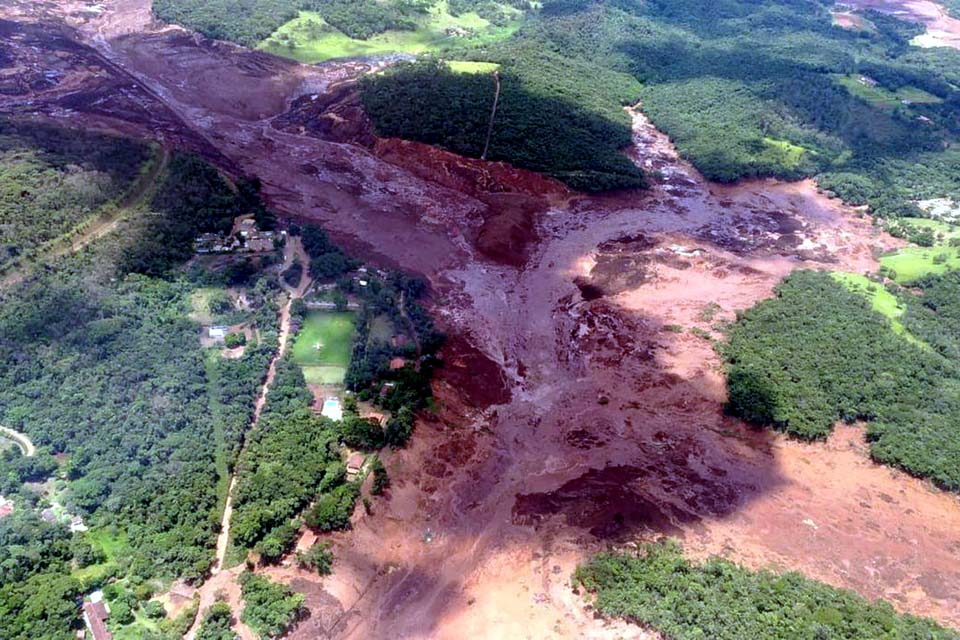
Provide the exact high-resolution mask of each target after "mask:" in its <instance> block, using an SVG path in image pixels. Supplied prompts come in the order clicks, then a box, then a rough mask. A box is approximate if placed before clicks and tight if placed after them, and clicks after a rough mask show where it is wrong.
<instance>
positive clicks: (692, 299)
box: [0, 0, 960, 639]
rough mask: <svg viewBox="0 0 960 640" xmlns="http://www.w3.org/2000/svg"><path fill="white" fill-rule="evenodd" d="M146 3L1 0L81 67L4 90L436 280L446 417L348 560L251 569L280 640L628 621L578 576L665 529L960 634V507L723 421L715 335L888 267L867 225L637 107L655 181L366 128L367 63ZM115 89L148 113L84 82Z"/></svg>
mask: <svg viewBox="0 0 960 640" xmlns="http://www.w3.org/2000/svg"><path fill="white" fill-rule="evenodd" d="M147 4H148V3H147V0H108V1H107V2H103V3H100V4H99V5H94V4H93V3H84V2H79V1H77V2H64V3H45V4H44V3H33V2H31V3H27V2H25V0H15V1H14V2H13V3H12V4H10V5H7V6H4V7H2V8H0V18H6V19H7V20H10V21H11V22H13V23H15V24H16V25H18V26H16V28H17V29H21V30H24V29H27V30H29V29H34V28H36V27H35V25H32V21H35V20H36V19H37V18H40V17H42V18H44V19H45V20H46V23H49V24H56V23H57V22H56V21H57V20H60V21H61V22H62V24H63V26H62V28H61V27H58V29H60V31H58V34H59V36H58V37H65V38H67V40H69V43H70V44H69V47H74V46H76V47H79V49H78V50H79V51H82V56H81V58H78V59H77V61H76V62H74V63H71V64H72V65H73V67H71V71H70V74H72V75H68V76H65V78H71V79H70V80H69V81H68V80H66V79H64V80H61V81H59V82H57V83H55V86H52V87H46V88H41V89H30V90H29V92H28V93H27V94H17V95H12V94H3V95H0V112H3V111H9V112H16V113H19V114H24V113H30V114H34V115H43V116H45V117H50V118H55V119H58V120H60V121H63V122H67V123H75V124H79V125H84V126H85V125H87V124H88V123H90V122H95V123H96V124H97V126H101V127H106V128H111V127H112V128H114V129H116V130H118V131H123V132H140V133H141V134H142V135H150V136H159V135H160V134H163V137H164V139H165V140H167V141H173V142H175V143H176V144H178V145H188V146H191V148H195V149H197V150H200V151H202V152H205V153H207V155H208V157H212V158H213V157H220V158H222V164H221V166H224V167H225V168H226V169H227V170H232V168H235V169H236V170H238V171H243V172H246V173H250V174H255V175H258V176H259V177H260V178H261V179H262V181H263V184H264V192H265V195H266V197H267V199H268V200H269V202H270V204H271V205H272V206H273V207H275V208H276V209H277V210H278V211H279V212H280V213H282V214H284V215H287V216H291V217H298V218H309V219H312V220H315V221H318V222H319V223H321V224H323V226H324V227H325V228H327V229H328V230H329V231H330V233H331V234H332V235H333V236H334V238H335V239H337V240H338V241H340V242H342V243H343V244H344V245H346V246H348V247H350V248H351V249H352V250H354V251H356V252H358V253H360V254H362V255H364V256H365V257H367V258H369V259H371V260H379V261H381V262H383V263H384V264H388V265H393V266H399V267H402V268H404V269H407V270H410V271H415V272H418V273H422V274H424V275H426V276H427V277H428V278H429V279H430V281H431V283H432V285H433V294H432V299H433V300H435V304H434V311H435V314H436V316H437V318H438V319H439V321H440V323H441V324H442V325H443V327H444V328H445V330H446V331H447V332H448V333H449V334H450V335H451V340H450V342H449V344H448V346H447V347H446V349H445V350H444V353H443V356H444V359H445V360H446V362H447V363H448V366H447V367H446V368H445V369H444V370H443V371H442V372H441V374H440V376H439V378H438V380H437V382H436V385H435V387H436V395H437V411H436V413H435V414H434V415H431V416H427V417H424V419H423V420H421V421H420V423H419V425H418V428H417V432H416V436H415V438H414V440H413V443H412V444H411V446H410V447H409V448H407V449H405V450H403V451H398V452H390V453H386V454H385V455H384V460H385V463H386V465H387V467H388V469H389V471H390V475H391V478H392V486H391V488H390V489H389V490H388V495H387V496H386V497H384V498H378V499H375V500H373V503H372V510H371V513H370V514H366V513H364V510H363V509H362V508H358V510H357V512H356V513H355V515H354V528H353V530H352V531H350V532H346V533H341V534H337V535H335V536H332V537H331V541H332V542H333V544H334V552H335V554H336V557H337V561H336V564H335V573H334V575H333V576H330V577H326V578H318V577H316V576H311V575H309V574H306V573H304V572H301V571H298V570H297V569H294V568H284V567H281V568H275V569H269V570H267V571H268V572H270V573H272V574H273V575H274V576H275V577H277V578H279V579H282V580H284V581H287V582H289V583H290V584H291V585H292V586H293V587H294V588H295V589H297V590H300V591H303V592H304V593H306V594H307V603H308V607H309V609H310V615H309V617H308V618H307V619H306V620H305V621H304V622H303V623H301V624H300V625H299V626H298V627H297V628H296V629H295V630H294V631H293V632H292V634H291V637H293V638H304V639H306V638H311V639H312V638H318V637H338V638H339V637H352V638H400V637H416V638H425V637H435V638H460V637H469V636H477V637H485V638H523V637H527V638H605V637H611V638H612V637H643V636H644V634H643V633H642V632H641V631H640V630H637V629H635V628H630V627H629V626H628V625H623V624H609V623H604V622H602V621H598V620H596V619H594V618H593V616H592V615H591V613H590V612H589V611H588V610H587V609H585V608H584V606H583V603H582V602H581V601H580V600H579V599H578V597H577V596H576V595H575V594H574V593H573V592H572V591H571V589H570V586H569V578H570V574H571V571H572V570H573V568H574V566H575V565H576V563H577V562H579V561H580V560H582V559H583V558H584V557H585V556H586V555H587V554H589V553H591V552H593V551H596V550H598V549H602V548H605V547H607V546H608V545H618V544H623V543H625V542H629V541H631V540H634V539H636V538H638V537H639V538H644V537H655V536H660V535H665V534H666V535H673V536H676V537H679V538H682V539H683V541H684V545H685V546H686V547H687V548H688V549H690V550H691V551H692V552H693V553H695V554H698V555H707V554H714V553H719V554H724V555H726V556H728V557H730V558H732V559H734V560H736V561H740V562H744V563H746V564H748V565H750V566H755V567H759V566H769V565H774V566H776V567H780V568H784V569H796V570H799V571H802V572H804V573H805V574H807V575H809V576H811V577H814V578H818V579H822V580H825V581H827V582H829V583H831V584H835V585H838V586H842V587H847V588H852V589H855V590H857V591H858V592H860V593H862V594H863V595H865V596H867V597H870V598H876V597H885V598H887V599H889V600H891V601H892V602H894V604H895V605H896V606H897V607H898V608H899V609H901V610H903V611H909V612H912V613H917V614H923V615H929V616H932V617H934V618H936V619H938V620H940V621H941V622H943V623H946V624H950V625H953V626H957V627H960V613H958V612H960V504H958V500H957V498H956V496H953V495H949V494H944V493H942V492H938V491H936V490H934V489H932V488H930V487H929V485H927V484H926V483H923V482H920V481H917V480H914V479H911V478H908V477H906V476H904V475H903V474H901V473H899V472H896V471H893V470H891V469H890V468H887V467H882V466H878V465H874V464H873V463H871V462H870V460H869V458H868V455H867V449H866V445H865V443H864V440H863V432H862V429H860V428H857V427H841V428H838V431H837V433H836V434H835V435H834V436H833V437H832V438H831V439H830V440H829V441H828V442H827V443H825V444H822V443H821V444H800V443H796V442H792V441H789V440H786V439H785V438H783V437H781V436H779V435H776V434H773V433H770V432H766V431H755V430H752V429H750V428H748V427H746V426H745V425H743V424H741V423H740V422H738V421H736V420H733V419H730V418H729V417H726V416H724V414H723V411H722V404H723V401H724V398H725V384H724V377H723V375H722V371H721V367H720V362H719V360H718V358H717V356H716V354H715V352H714V350H713V347H712V344H711V343H710V341H709V339H708V338H709V337H710V336H711V335H712V336H715V337H720V334H719V332H718V328H717V324H718V323H721V322H724V321H729V320H731V319H733V318H734V313H735V311H736V310H737V309H743V308H747V307H750V306H751V305H753V304H754V303H755V302H757V301H758V300H760V299H762V298H765V297H768V296H770V295H771V293H772V290H773V287H774V286H775V285H776V283H777V282H778V281H779V280H781V279H782V278H783V276H785V275H786V274H788V273H790V272H791V271H792V270H794V269H797V268H811V269H843V270H848V271H853V272H860V273H862V272H865V271H873V270H876V268H877V264H876V261H875V259H874V255H875V252H876V251H877V250H878V249H881V248H884V247H891V246H895V245H896V243H897V241H896V240H894V239H892V238H889V237H887V236H884V235H882V234H879V233H878V232H877V231H876V229H875V228H874V227H873V226H872V224H871V222H870V220H869V219H867V218H864V217H861V216H860V214H859V213H858V212H856V211H853V210H850V209H848V208H845V207H843V206H841V205H840V204H839V203H837V202H836V201H832V200H829V199H827V198H826V197H824V196H822V195H819V194H818V193H817V191H816V189H815V186H814V185H813V184H812V183H811V182H809V181H807V182H799V183H794V184H783V183H778V182H775V181H752V182H746V183H742V184H739V185H736V186H723V187H721V186H717V185H713V184H710V183H707V182H705V181H704V180H703V179H702V178H701V177H700V176H699V175H698V174H697V173H696V171H694V170H693V169H692V168H691V167H689V166H688V165H687V164H686V163H684V162H683V161H681V160H680V159H678V157H677V155H676V152H675V150H674V149H673V147H672V145H671V144H670V141H669V140H668V139H667V138H666V137H665V136H663V135H662V134H660V133H659V132H658V131H656V129H654V128H653V127H652V126H651V125H650V124H649V123H648V122H647V121H646V120H645V118H644V117H643V116H642V114H640V113H635V114H634V121H635V146H634V148H633V150H632V151H631V155H632V156H633V157H634V159H635V160H636V162H638V164H640V166H643V167H646V168H649V169H655V170H657V175H659V176H662V177H661V178H658V182H657V183H656V184H655V185H654V187H653V188H652V189H651V190H650V191H648V192H628V193H617V194H610V195H605V196H590V197H588V196H584V195H580V194H574V193H569V192H567V191H566V190H565V189H563V188H562V187H560V186H559V185H555V184H551V183H550V181H547V180H544V179H542V178H539V177H536V176H532V175H530V174H527V173H524V172H519V171H516V170H514V169H511V168H509V167H506V166H503V165H499V166H498V165H492V164H487V163H480V162H477V161H469V160H465V159H461V158H457V157H456V156H452V155H450V154H444V153H443V152H439V151H437V150H434V149H430V148H426V147H423V146H422V145H414V144H410V143H402V142H398V141H381V140H377V139H376V137H375V136H374V135H373V133H372V131H371V130H370V129H369V127H368V123H365V121H364V119H363V118H362V114H361V113H358V112H357V111H356V109H355V102H354V100H355V98H354V97H352V96H351V89H350V83H351V79H352V78H354V77H356V75H357V74H359V73H363V72H364V71H365V70H366V69H369V66H367V67H365V66H364V65H359V64H341V65H337V64H330V65H324V66H320V67H306V66H302V65H296V64H293V63H288V62H282V61H277V60H275V59H271V58H269V57H265V56H263V55H262V54H253V53H247V52H244V51H242V50H240V49H238V48H236V47H232V46H230V45H223V44H214V43H209V42H207V41H204V40H203V39H200V38H198V37H195V36H192V35H188V34H186V33H185V32H183V31H182V30H179V29H175V28H168V27H164V26H163V25H156V24H154V23H153V22H152V20H151V19H150V16H149V11H148V7H147ZM8 28H9V27H8ZM44 28H47V27H44ZM64 34H66V35H64ZM38 38H39V40H35V41H33V42H34V43H33V44H31V45H30V46H29V47H28V46H26V45H24V44H22V43H23V40H19V41H17V40H14V42H13V43H12V44H10V43H6V44H5V45H4V46H5V47H6V48H5V52H6V53H5V55H6V56H8V57H16V59H18V60H21V59H28V58H29V57H30V56H31V55H34V53H31V51H33V50H34V49H39V50H40V51H45V48H46V47H47V44H46V41H45V40H44V38H45V36H43V35H41V36H38ZM31 47H32V48H31ZM49 47H52V48H56V47H60V49H63V47H62V46H61V45H56V44H54V43H51V44H50V45H49ZM8 50H9V51H8ZM44 55H45V54H44ZM70 55H74V54H70ZM76 55H79V54H76ZM27 66H28V65H26V64H24V65H23V67H24V68H27ZM93 66H97V67H98V69H99V70H98V71H97V73H94V72H93V71H92V67H93ZM84 74H86V75H84ZM11 75H12V74H11ZM121 81H122V82H126V83H128V84H129V86H130V92H129V93H128V95H134V96H135V97H136V100H137V103H138V104H139V105H141V106H142V109H140V110H130V109H125V108H122V106H121V107H118V108H117V110H116V111H114V110H113V107H112V104H111V103H110V102H109V101H107V102H96V103H95V102H91V101H90V100H87V99H85V98H84V99H80V98H83V97H84V96H85V95H86V94H87V93H88V92H90V91H93V90H98V87H102V86H114V85H110V84H109V83H115V82H121ZM17 82H18V83H19V82H20V81H19V80H18V81H17ZM104 83H107V84H104ZM28 84H29V83H28ZM17 86H22V84H17ZM91 87H92V88H91ZM110 99H111V100H112V99H114V98H113V97H111V98H110ZM63 100H75V102H74V103H71V104H75V106H74V107H71V108H70V109H63V108H61V107H60V105H61V104H62V101H63ZM316 105H321V106H319V107H318V106H316ZM144 112H145V113H146V114H147V115H144ZM324 119H325V120H326V121H325V122H324V121H322V120H324ZM692 328H695V329H697V332H696V333H691V331H690V329H692ZM219 575H220V576H222V575H225V573H221V574H219ZM218 577H219V576H218Z"/></svg>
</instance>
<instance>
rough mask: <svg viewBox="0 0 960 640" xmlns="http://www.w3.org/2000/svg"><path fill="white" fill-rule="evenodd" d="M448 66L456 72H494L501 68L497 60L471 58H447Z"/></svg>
mask: <svg viewBox="0 0 960 640" xmlns="http://www.w3.org/2000/svg"><path fill="white" fill-rule="evenodd" d="M447 66H448V67H450V70H451V71H454V72H456V73H493V72H494V71H496V70H497V69H499V68H500V65H499V64H497V63H496V62H473V61H471V60H447Z"/></svg>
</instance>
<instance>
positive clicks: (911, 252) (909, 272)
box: [880, 218, 960, 284]
mask: <svg viewBox="0 0 960 640" xmlns="http://www.w3.org/2000/svg"><path fill="white" fill-rule="evenodd" d="M904 222H905V223H906V224H908V225H909V226H912V227H918V228H926V229H932V230H933V232H934V234H936V238H937V240H936V242H935V244H934V246H932V247H918V246H914V245H910V246H908V247H903V248H902V249H898V250H897V251H895V252H893V253H890V254H887V255H885V256H883V257H882V258H881V259H880V264H881V265H882V266H884V267H886V268H888V269H892V270H893V271H894V272H895V277H894V278H893V279H894V280H896V281H897V282H899V283H900V284H910V283H911V282H915V281H916V280H918V279H919V278H922V277H924V276H926V275H930V274H942V273H946V272H947V271H952V270H954V269H960V247H954V246H950V241H951V240H954V239H956V238H960V228H958V227H957V226H955V225H950V224H947V223H945V222H939V221H937V220H928V219H925V218H917V219H906V220H904Z"/></svg>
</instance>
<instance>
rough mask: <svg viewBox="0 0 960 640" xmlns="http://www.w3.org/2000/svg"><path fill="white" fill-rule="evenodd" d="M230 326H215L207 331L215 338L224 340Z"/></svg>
mask: <svg viewBox="0 0 960 640" xmlns="http://www.w3.org/2000/svg"><path fill="white" fill-rule="evenodd" d="M228 329H229V327H224V326H220V325H217V326H213V327H210V329H209V330H208V331H207V333H208V335H209V336H210V337H211V338H213V339H214V340H224V339H225V338H226V337H227V331H228Z"/></svg>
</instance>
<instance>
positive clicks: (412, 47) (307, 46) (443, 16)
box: [259, 0, 520, 63]
mask: <svg viewBox="0 0 960 640" xmlns="http://www.w3.org/2000/svg"><path fill="white" fill-rule="evenodd" d="M518 16H519V14H518ZM519 26H520V21H519V20H517V21H515V22H512V23H510V24H507V25H506V26H503V27H498V26H496V25H493V24H491V23H490V22H488V21H487V20H484V19H483V18H481V17H480V16H478V15H477V14H476V13H473V12H470V13H464V14H461V15H459V16H453V15H450V12H449V9H448V7H447V2H446V0H444V1H442V2H438V3H437V4H436V5H434V6H433V7H431V8H430V10H429V12H428V13H427V15H425V16H424V17H423V18H422V19H421V20H420V24H419V26H418V28H417V29H415V30H412V31H387V32H384V33H380V34H377V35H375V36H373V37H371V38H368V39H366V40H360V39H357V38H351V37H350V36H348V35H346V34H345V33H343V32H342V31H339V30H338V29H336V28H335V27H333V26H332V25H330V24H328V23H327V22H326V21H325V20H324V19H323V18H322V17H321V16H320V14H319V13H316V12H313V11H301V12H300V15H299V16H298V17H297V18H295V19H294V20H291V21H290V22H288V23H286V24H285V25H283V26H282V27H280V28H279V29H277V30H276V32H274V33H273V34H272V35H271V36H270V37H269V38H267V39H266V40H264V41H263V42H262V43H260V46H259V48H260V49H262V50H263V51H269V52H270V53H272V54H275V55H278V56H283V57H286V58H292V59H294V60H299V61H300V62H306V63H315V62H323V61H325V60H333V59H336V58H355V57H363V56H382V55H389V54H394V53H406V54H419V53H428V52H432V51H437V50H438V49H440V48H441V47H443V46H447V45H453V44H467V43H471V44H476V43H482V42H493V41H496V40H502V39H505V38H508V37H510V36H511V35H512V34H513V33H514V32H515V31H516V30H517V29H518V28H519Z"/></svg>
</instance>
